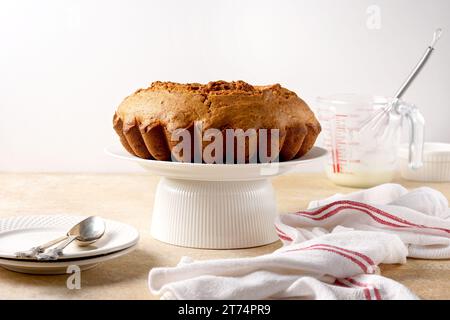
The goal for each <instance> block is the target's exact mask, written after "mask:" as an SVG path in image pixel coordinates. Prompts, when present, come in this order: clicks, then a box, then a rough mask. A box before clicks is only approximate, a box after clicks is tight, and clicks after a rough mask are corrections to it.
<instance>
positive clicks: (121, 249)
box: [0, 215, 139, 274]
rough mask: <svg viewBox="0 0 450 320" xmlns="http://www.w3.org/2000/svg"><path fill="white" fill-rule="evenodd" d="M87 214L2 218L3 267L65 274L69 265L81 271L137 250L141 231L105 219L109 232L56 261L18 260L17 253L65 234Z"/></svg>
mask: <svg viewBox="0 0 450 320" xmlns="http://www.w3.org/2000/svg"><path fill="white" fill-rule="evenodd" d="M86 218H87V217H84V216H68V215H33V216H21V217H11V218H4V219H0V267H3V268H5V269H8V270H12V271H17V272H22V273H31V274H63V273H66V272H67V269H68V267H69V266H73V265H75V266H78V267H79V268H80V270H87V269H90V268H93V267H94V266H96V265H97V264H99V263H100V262H104V261H108V260H111V259H114V258H117V257H120V256H123V255H125V254H127V253H129V252H131V251H132V250H134V249H135V247H136V244H137V242H138V240H139V232H138V231H137V230H136V229H135V228H133V227H131V226H129V225H127V224H124V223H120V222H117V221H111V220H107V219H105V224H106V231H105V234H104V236H103V237H102V238H101V239H99V240H98V241H97V242H95V243H93V244H91V245H89V246H86V247H79V246H77V245H76V243H72V244H70V245H69V246H68V247H67V248H65V249H64V255H63V256H61V257H60V259H59V260H56V261H37V260H29V259H17V258H16V256H15V254H14V253H15V252H17V251H23V250H28V249H30V248H32V247H35V246H38V245H41V244H43V243H46V242H48V241H50V240H53V239H56V238H58V237H61V236H63V235H65V234H66V233H67V231H68V230H69V229H70V228H72V226H74V225H76V224H77V223H78V222H80V221H82V220H84V219H86Z"/></svg>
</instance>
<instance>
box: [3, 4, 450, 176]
mask: <svg viewBox="0 0 450 320" xmlns="http://www.w3.org/2000/svg"><path fill="white" fill-rule="evenodd" d="M370 5H377V6H378V7H379V8H380V9H381V29H379V30H378V29H369V28H368V27H367V25H366V22H367V19H368V17H369V15H368V14H367V12H366V10H367V8H368V7H369V6H370ZM436 27H442V28H443V29H444V32H446V33H444V35H443V38H442V39H441V42H440V43H439V45H438V47H437V50H436V52H435V54H434V56H433V57H432V60H430V63H429V65H427V67H426V69H425V70H424V71H423V73H422V74H421V75H420V77H419V78H418V79H417V81H416V82H415V83H414V85H413V86H412V87H411V89H410V91H409V92H408V94H407V96H406V97H405V98H406V99H407V100H409V101H411V102H413V103H415V104H417V105H418V106H419V107H420V108H421V110H422V112H423V114H424V115H425V118H426V121H427V127H426V130H427V132H426V138H427V140H428V141H444V142H450V126H449V120H450V61H449V59H450V1H448V0H431V1H430V0H372V1H366V0H339V1H337V0H319V1H318V0H314V1H313V0H308V1H306V0H304V1H298V0H295V1H294V0H281V1H274V0H272V1H262V0H254V1H249V0H247V1H245V0H239V1H235V0H233V1H231V0H226V1H225V0H222V1H212V0H202V1H198V0H190V1H173V0H171V1H167V0H164V1H162V0H161V1H137V0H135V1H106V0H101V1H61V0H54V1H49V0H41V1H20V0H19V1H12V0H11V1H5V0H0V112H1V113H0V152H1V157H0V171H76V172H83V171H98V172H105V171H130V170H137V168H136V167H135V166H134V165H133V164H128V163H124V162H121V161H118V160H113V159H109V158H108V157H107V156H105V155H104V154H103V148H104V147H105V146H107V145H110V144H112V143H115V142H117V138H116V136H115V133H114V132H113V129H112V125H111V121H112V116H113V113H114V110H115V108H116V107H117V105H118V104H119V103H120V102H121V100H122V99H123V98H124V97H125V96H126V95H128V94H130V93H132V92H134V91H135V90H136V89H137V88H140V87H146V86H148V85H149V84H150V83H151V82H152V81H154V80H171V81H178V82H208V81H210V80H217V79H224V80H236V79H242V80H245V81H247V82H250V83H253V84H270V83H275V82H279V83H281V84H282V85H283V86H285V87H287V88H289V89H291V90H294V91H296V92H297V93H298V94H299V95H300V96H301V97H303V98H304V99H305V100H306V101H307V102H309V103H310V105H311V106H312V107H314V99H315V97H316V96H318V95H322V94H329V93H334V92H360V93H377V94H382V95H392V94H393V93H394V92H395V91H396V89H397V88H398V86H399V85H400V84H401V82H402V81H403V80H404V79H405V77H406V76H407V74H408V73H409V71H410V69H411V68H412V67H413V66H414V64H415V63H416V62H417V60H418V58H419V57H420V56H421V54H422V53H423V52H424V50H425V48H426V46H427V45H428V43H429V42H430V40H431V35H432V33H433V31H434V29H435V28H436Z"/></svg>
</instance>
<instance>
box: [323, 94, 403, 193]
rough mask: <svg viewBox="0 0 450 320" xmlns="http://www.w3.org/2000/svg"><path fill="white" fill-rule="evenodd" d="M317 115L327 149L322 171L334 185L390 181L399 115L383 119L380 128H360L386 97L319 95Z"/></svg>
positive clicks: (393, 171) (394, 160) (356, 185)
mask: <svg viewBox="0 0 450 320" xmlns="http://www.w3.org/2000/svg"><path fill="white" fill-rule="evenodd" d="M318 102H319V108H318V118H319V121H320V123H321V125H322V132H323V134H322V136H323V143H324V146H325V147H326V149H327V150H328V158H327V162H326V164H325V171H326V174H327V176H328V178H329V179H330V180H331V181H333V182H334V183H336V184H339V185H344V186H351V187H360V188H361V187H371V186H375V185H378V184H382V183H386V182H390V181H392V179H393V177H394V174H395V163H396V158H397V157H396V148H397V147H398V144H399V142H400V140H399V139H400V125H399V123H396V122H399V121H400V117H397V119H395V117H386V118H385V119H382V121H384V123H381V126H380V130H368V131H367V130H361V127H362V126H363V125H364V124H365V123H367V120H368V119H370V118H371V117H372V116H373V115H374V114H375V113H376V112H377V110H380V108H382V107H384V106H385V105H386V103H387V100H386V99H384V98H377V97H365V96H357V95H339V96H337V95H335V96H330V97H327V98H319V99H318Z"/></svg>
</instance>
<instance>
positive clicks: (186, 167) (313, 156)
mask: <svg viewBox="0 0 450 320" xmlns="http://www.w3.org/2000/svg"><path fill="white" fill-rule="evenodd" d="M106 152H107V153H108V154H109V155H112V156H114V157H116V158H120V159H124V160H130V161H134V162H137V163H138V164H140V165H141V166H142V167H144V168H145V169H147V170H148V171H150V172H152V173H154V174H156V175H159V176H161V177H162V178H161V180H160V182H159V184H158V187H157V190H156V195H155V202H154V207H153V214H152V224H151V234H152V236H153V237H154V238H155V239H157V240H160V241H163V242H166V243H169V244H173V245H177V246H184V247H193V248H205V249H206V248H207V249H236V248H248V247H256V246H261V245H265V244H269V243H272V242H274V241H276V240H277V239H278V237H277V235H276V232H275V228H274V219H275V217H276V215H277V209H276V201H275V194H274V190H273V187H272V184H271V181H270V178H271V177H273V176H277V175H280V174H284V173H286V172H288V171H290V170H292V169H294V168H296V167H298V166H301V165H302V164H306V163H308V162H310V161H315V160H317V159H319V158H321V157H323V156H324V155H325V154H326V151H325V150H324V149H322V148H318V147H314V148H313V149H312V150H311V151H310V152H309V153H308V154H307V155H306V156H304V157H302V158H300V159H297V160H293V161H286V162H280V163H276V164H231V165H230V164H196V163H180V162H169V161H157V160H145V159H140V158H137V157H134V156H132V155H129V154H128V153H127V152H126V151H125V150H123V149H122V148H121V147H119V146H117V147H110V148H107V149H106Z"/></svg>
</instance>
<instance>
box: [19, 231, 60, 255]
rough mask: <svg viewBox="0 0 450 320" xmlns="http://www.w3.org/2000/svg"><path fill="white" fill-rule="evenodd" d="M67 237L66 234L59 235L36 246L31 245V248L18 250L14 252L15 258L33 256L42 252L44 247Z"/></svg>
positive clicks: (48, 246)
mask: <svg viewBox="0 0 450 320" xmlns="http://www.w3.org/2000/svg"><path fill="white" fill-rule="evenodd" d="M67 237H68V236H67V235H66V236H62V237H59V238H57V239H54V240H52V241H49V242H47V243H44V244H41V245H39V246H37V247H32V248H31V249H29V250H25V251H18V252H15V253H14V254H15V256H16V258H34V257H36V255H38V254H39V253H42V252H44V251H45V249H47V248H50V247H52V246H54V245H55V244H57V243H60V242H61V241H63V240H66V239H67Z"/></svg>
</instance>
